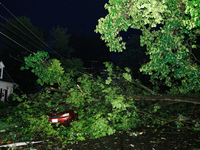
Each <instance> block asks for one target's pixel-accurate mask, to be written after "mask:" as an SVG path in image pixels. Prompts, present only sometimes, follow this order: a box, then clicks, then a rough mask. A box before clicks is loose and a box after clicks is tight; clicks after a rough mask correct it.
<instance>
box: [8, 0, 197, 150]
mask: <svg viewBox="0 0 200 150" xmlns="http://www.w3.org/2000/svg"><path fill="white" fill-rule="evenodd" d="M192 2H193V3H192V4H191V2H190V1H188V0H182V1H180V0H179V1H178V0H174V1H171V0H167V1H164V0H163V1H157V0H152V1H147V0H146V1H144V0H142V1H141V0H123V1H122V0H110V1H109V4H106V5H105V8H106V9H108V11H109V14H108V15H107V16H106V17H105V18H101V19H100V20H99V24H98V26H97V29H96V32H99V33H101V34H102V37H101V38H102V39H103V40H105V42H107V45H108V46H109V48H110V51H122V50H123V49H125V43H124V42H121V40H122V38H121V37H120V36H119V32H120V31H122V30H124V31H127V29H128V28H129V27H131V28H135V29H141V30H142V33H143V35H142V36H141V41H140V42H141V45H146V46H147V54H149V55H150V61H149V62H148V63H146V64H144V65H143V66H142V68H141V69H140V70H141V71H143V72H144V73H146V74H149V75H151V81H152V83H153V84H156V83H157V80H156V79H159V80H165V82H164V83H165V84H166V85H167V86H169V87H170V90H169V92H168V93H169V94H172V95H179V94H191V92H194V94H196V95H197V96H198V94H197V92H198V91H199V90H200V83H199V66H198V65H197V64H195V61H196V60H195V56H194V55H192V49H193V48H195V46H194V45H195V44H194V43H195V39H196V36H197V34H199V25H200V24H199V22H198V21H197V20H199V19H198V18H199V14H198V13H199V12H198V11H196V10H198V7H199V2H198V1H192ZM158 6H159V7H158ZM182 10H184V11H182ZM189 18H190V19H189ZM157 24H163V27H162V28H160V30H157V31H155V30H151V29H153V28H154V27H156V25H157ZM186 35H187V36H186ZM185 37H187V38H185ZM104 64H105V67H106V68H107V77H106V79H102V78H100V77H99V76H97V77H96V78H94V77H93V75H86V74H84V75H81V76H80V74H79V69H78V68H74V69H75V70H73V71H72V70H70V69H64V68H63V67H62V66H61V63H60V61H59V60H57V59H50V58H49V55H48V53H46V52H42V51H38V52H37V53H35V54H33V55H30V56H28V57H26V58H25V65H24V66H23V67H22V69H23V70H24V69H25V70H27V69H30V70H31V71H32V72H33V73H34V74H35V75H36V76H37V78H38V79H37V83H38V84H39V85H41V86H43V85H46V87H45V88H43V89H42V90H41V91H40V92H38V93H35V94H33V95H32V96H31V97H27V96H26V95H23V96H22V97H19V96H17V95H14V98H13V99H14V100H18V101H23V103H21V104H19V105H18V106H17V107H15V108H13V110H11V111H10V114H9V117H8V121H11V122H12V121H18V122H21V123H22V124H21V126H20V128H18V129H17V130H16V129H14V130H15V131H13V132H18V133H20V134H21V135H22V136H24V138H26V139H27V140H35V139H36V137H37V136H38V135H39V136H41V137H43V139H44V141H45V140H47V139H48V140H49V145H54V146H56V144H60V145H57V147H60V148H62V147H64V146H65V144H66V143H67V142H68V141H69V140H85V139H86V138H100V137H103V136H106V135H111V134H114V133H115V132H116V131H117V130H127V129H129V128H134V127H136V126H140V125H145V126H147V125H148V126H150V125H155V124H156V125H159V126H161V125H163V124H166V123H168V122H175V123H176V124H177V128H178V127H181V126H183V125H184V124H185V123H188V122H192V123H193V124H192V125H193V126H192V130H200V127H199V124H198V121H199V120H198V119H194V118H189V117H188V116H187V115H188V114H189V113H190V108H191V107H193V104H199V103H200V102H199V101H197V98H196V99H195V98H185V97H178V98H174V97H167V96H166V95H164V94H163V95H159V96H158V95H157V91H158V89H159V86H158V85H156V86H155V88H154V89H153V90H152V89H150V88H148V87H146V86H144V85H142V83H141V82H140V81H139V80H137V79H134V77H133V76H132V73H131V70H130V69H128V68H124V70H122V69H120V68H119V67H116V66H114V65H113V64H112V63H110V62H106V63H104ZM152 95H153V96H152ZM192 100H193V101H192ZM60 102H66V104H67V105H68V106H69V107H77V108H79V109H78V115H79V117H78V119H79V120H78V121H75V122H73V123H72V124H71V125H72V126H71V127H63V126H61V127H60V128H58V129H56V130H55V129H53V127H52V126H51V125H50V122H48V121H47V118H46V114H47V113H48V112H49V111H50V110H51V108H52V107H54V106H55V104H58V103H60ZM181 102H183V103H181ZM173 113H175V114H176V116H177V118H175V119H172V118H171V116H172V115H173ZM7 138H11V137H10V136H9V137H7ZM12 138H16V137H14V136H13V137H12ZM52 141H54V142H52ZM55 141H57V142H55Z"/></svg>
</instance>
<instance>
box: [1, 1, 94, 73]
mask: <svg viewBox="0 0 200 150" xmlns="http://www.w3.org/2000/svg"><path fill="white" fill-rule="evenodd" d="M0 4H1V5H2V6H3V8H4V9H5V10H6V11H7V12H8V13H10V14H11V15H12V16H13V17H14V18H15V19H16V20H17V22H18V23H20V24H21V25H22V26H23V27H24V28H25V29H26V30H27V31H29V32H30V33H31V34H32V35H33V36H34V37H35V38H36V39H37V40H39V41H40V42H41V43H42V44H43V45H45V46H46V47H47V48H49V49H50V50H51V51H53V52H54V53H55V54H56V55H58V56H59V57H60V58H62V59H63V60H64V61H66V62H68V63H70V64H72V65H74V66H75V67H77V68H80V69H90V68H83V67H79V66H77V65H76V64H74V63H72V62H70V61H68V60H66V59H64V58H63V57H62V56H61V55H60V54H58V53H57V52H56V51H54V50H53V49H52V48H51V47H50V46H49V45H47V44H46V43H44V42H43V41H42V40H41V39H39V38H38V37H37V36H36V35H35V34H34V33H33V32H32V31H31V30H29V29H28V28H27V27H26V26H25V25H24V24H23V23H22V22H21V21H20V20H19V19H17V18H16V17H15V15H13V14H12V13H11V12H10V11H9V10H8V9H7V8H6V7H5V6H4V5H3V4H2V3H0ZM21 32H23V31H21ZM4 35H5V34H4ZM5 36H6V35H5ZM6 37H8V36H6ZM9 39H11V38H9ZM12 41H14V40H12ZM15 43H17V42H16V41H15ZM18 45H19V44H18ZM25 49H26V50H27V48H25ZM82 74H85V73H82Z"/></svg>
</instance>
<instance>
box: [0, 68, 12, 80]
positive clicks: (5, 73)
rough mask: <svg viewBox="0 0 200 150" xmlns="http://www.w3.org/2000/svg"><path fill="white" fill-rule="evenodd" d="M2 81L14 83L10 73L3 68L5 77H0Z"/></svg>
mask: <svg viewBox="0 0 200 150" xmlns="http://www.w3.org/2000/svg"><path fill="white" fill-rule="evenodd" d="M0 81H4V82H11V83H14V82H13V80H12V78H11V77H10V75H9V74H8V73H7V72H6V71H5V69H3V79H1V78H0Z"/></svg>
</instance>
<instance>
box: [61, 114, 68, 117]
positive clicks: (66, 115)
mask: <svg viewBox="0 0 200 150" xmlns="http://www.w3.org/2000/svg"><path fill="white" fill-rule="evenodd" d="M68 116H69V113H65V114H63V115H62V116H61V117H68Z"/></svg>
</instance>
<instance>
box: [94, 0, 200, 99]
mask: <svg viewBox="0 0 200 150" xmlns="http://www.w3.org/2000/svg"><path fill="white" fill-rule="evenodd" d="M199 3H200V2H199V1H197V0H196V1H195V0H194V1H189V0H173V1H171V0H167V1H165V0H152V1H143V0H124V1H122V0H110V1H109V3H108V4H106V5H105V8H106V9H107V10H108V12H109V14H108V15H107V16H106V17H105V18H101V19H99V23H98V25H97V27H96V30H95V32H99V33H100V34H101V39H102V40H104V41H105V42H107V46H109V48H110V51H119V52H121V51H123V50H124V49H125V42H123V41H122V37H121V36H120V31H127V30H128V28H129V27H130V28H134V29H140V30H141V31H142V35H141V36H140V44H141V46H144V45H146V49H147V52H146V54H148V55H150V61H149V62H148V63H146V64H144V65H142V67H141V68H140V71H141V72H143V73H144V74H149V75H151V82H152V83H153V84H154V85H157V83H158V80H163V83H164V84H165V85H166V86H168V87H170V90H169V91H168V93H169V94H173V95H182V94H194V92H195V93H196V94H198V91H199V90H200V83H199V81H200V80H199V71H200V70H199V66H198V65H197V62H199V60H197V59H196V56H195V55H194V54H193V50H194V49H196V48H199V45H197V44H196V39H197V36H199V34H200V28H199V26H200V21H199V18H200V13H199ZM158 25H162V27H160V29H156V27H157V26H158ZM156 88H157V89H159V87H158V86H157V87H156ZM156 88H155V89H156Z"/></svg>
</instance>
